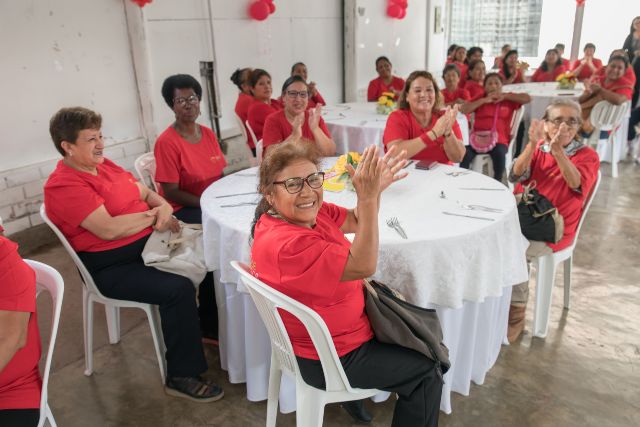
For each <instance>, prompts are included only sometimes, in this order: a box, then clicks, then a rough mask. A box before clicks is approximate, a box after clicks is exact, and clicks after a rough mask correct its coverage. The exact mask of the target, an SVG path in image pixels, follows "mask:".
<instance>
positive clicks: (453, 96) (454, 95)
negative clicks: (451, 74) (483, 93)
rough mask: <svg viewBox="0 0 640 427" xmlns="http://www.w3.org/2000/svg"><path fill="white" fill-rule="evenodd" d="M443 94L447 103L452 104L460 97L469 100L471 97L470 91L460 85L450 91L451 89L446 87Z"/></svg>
mask: <svg viewBox="0 0 640 427" xmlns="http://www.w3.org/2000/svg"><path fill="white" fill-rule="evenodd" d="M442 96H444V103H445V104H451V103H453V102H455V101H457V100H458V99H462V100H463V101H469V99H471V95H470V94H469V91H468V90H467V89H463V88H460V87H458V88H457V89H456V90H455V91H454V92H449V89H447V88H446V87H445V88H444V89H442Z"/></svg>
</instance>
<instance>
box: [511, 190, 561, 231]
mask: <svg viewBox="0 0 640 427" xmlns="http://www.w3.org/2000/svg"><path fill="white" fill-rule="evenodd" d="M535 186H536V182H535V181H532V182H531V183H530V184H529V185H528V186H523V188H524V193H522V199H521V200H520V202H519V203H518V218H519V219H520V230H521V231H522V234H523V235H524V237H526V238H527V239H529V240H536V241H539V242H549V243H558V242H559V241H560V240H561V239H562V235H563V234H564V218H563V217H562V215H560V213H559V212H558V210H557V209H556V207H555V206H553V204H552V203H551V202H550V201H549V199H547V198H546V197H544V196H543V195H542V194H540V193H539V192H538V190H536V189H535Z"/></svg>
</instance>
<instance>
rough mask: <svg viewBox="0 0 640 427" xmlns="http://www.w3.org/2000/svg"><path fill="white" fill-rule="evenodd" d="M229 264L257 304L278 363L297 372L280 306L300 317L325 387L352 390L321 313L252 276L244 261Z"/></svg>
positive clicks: (297, 373)
mask: <svg viewBox="0 0 640 427" xmlns="http://www.w3.org/2000/svg"><path fill="white" fill-rule="evenodd" d="M231 266H232V267H233V268H235V269H236V270H237V271H238V272H239V273H240V279H241V280H242V282H243V283H244V284H245V285H246V287H247V288H248V289H249V293H250V294H251V298H252V299H253V301H254V303H255V304H256V307H257V308H258V312H259V313H260V317H261V318H262V321H263V322H264V324H265V326H266V327H267V331H268V332H269V336H270V337H271V343H272V349H273V354H274V355H275V357H277V358H278V362H280V365H281V367H282V368H283V369H285V370H287V371H289V373H291V374H293V375H296V376H298V375H300V372H299V370H298V362H297V361H296V356H295V354H294V353H293V348H292V346H291V341H290V340H289V335H288V334H287V330H286V329H285V327H284V323H283V322H282V317H280V313H279V311H278V309H279V308H281V309H283V310H285V311H287V312H289V313H291V314H292V315H293V316H295V317H296V318H297V319H298V320H300V322H302V324H303V325H304V326H305V328H306V329H307V332H308V333H309V336H310V337H311V340H312V341H313V344H314V346H315V348H316V351H317V352H318V356H319V357H320V363H321V364H322V370H323V371H324V377H325V384H326V391H329V392H339V391H349V392H353V389H352V388H351V386H350V384H349V380H348V379H347V376H346V375H345V373H344V369H343V368H342V365H341V364H340V360H339V359H338V353H337V352H336V348H335V346H334V344H333V339H332V338H331V334H330V333H329V330H328V329H327V325H326V324H325V323H324V320H322V318H321V317H320V315H318V313H316V312H315V311H313V310H311V309H310V308H309V307H307V306H305V305H304V304H301V303H299V302H298V301H296V300H294V299H292V298H290V297H288V296H286V295H284V294H283V293H281V292H278V291H276V290H275V289H273V288H272V287H271V286H268V285H267V284H265V283H263V282H261V281H260V280H258V279H257V278H255V277H254V276H253V275H252V274H251V273H249V268H248V267H247V265H246V264H244V263H240V262H238V261H231Z"/></svg>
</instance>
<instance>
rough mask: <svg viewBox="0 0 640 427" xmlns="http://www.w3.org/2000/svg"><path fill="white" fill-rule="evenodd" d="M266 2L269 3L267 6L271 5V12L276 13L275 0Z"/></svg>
mask: <svg viewBox="0 0 640 427" xmlns="http://www.w3.org/2000/svg"><path fill="white" fill-rule="evenodd" d="M265 3H267V6H269V13H270V14H271V13H274V12H275V11H276V5H275V4H274V3H273V1H269V0H267V1H265Z"/></svg>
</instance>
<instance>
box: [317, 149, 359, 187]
mask: <svg viewBox="0 0 640 427" xmlns="http://www.w3.org/2000/svg"><path fill="white" fill-rule="evenodd" d="M358 163H360V153H357V152H355V151H350V152H348V153H347V154H343V155H341V156H340V157H338V160H336V163H335V165H333V167H332V168H331V169H329V170H327V171H325V179H324V184H323V187H324V189H325V190H327V191H335V192H339V191H342V190H344V189H345V188H347V189H349V190H351V191H355V189H354V188H353V184H352V182H351V176H349V172H347V164H350V165H351V166H353V168H354V169H355V168H357V167H358Z"/></svg>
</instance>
